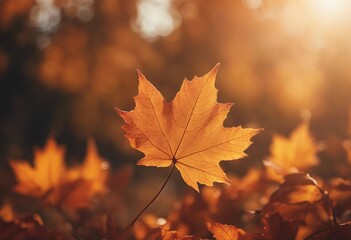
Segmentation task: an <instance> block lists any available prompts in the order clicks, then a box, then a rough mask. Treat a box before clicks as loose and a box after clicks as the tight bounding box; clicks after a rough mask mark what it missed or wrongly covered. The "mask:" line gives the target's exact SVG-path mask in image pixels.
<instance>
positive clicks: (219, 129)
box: [115, 64, 262, 191]
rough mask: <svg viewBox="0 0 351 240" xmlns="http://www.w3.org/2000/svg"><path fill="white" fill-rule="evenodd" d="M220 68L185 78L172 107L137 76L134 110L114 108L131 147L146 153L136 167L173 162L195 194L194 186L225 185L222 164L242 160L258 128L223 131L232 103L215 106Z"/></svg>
mask: <svg viewBox="0 0 351 240" xmlns="http://www.w3.org/2000/svg"><path fill="white" fill-rule="evenodd" d="M218 67H219V64H217V65H216V66H215V68H213V69H212V70H211V71H210V72H209V73H208V74H206V75H205V76H203V77H195V78H194V79H193V80H192V81H188V80H187V79H185V80H184V81H183V84H182V86H181V89H180V91H179V92H178V93H177V95H176V97H175V98H174V99H173V101H172V102H171V103H168V102H166V101H165V99H164V97H163V96H162V95H161V93H160V92H159V91H158V90H157V89H156V88H155V87H154V86H153V85H152V84H151V83H150V82H149V81H148V80H147V79H146V78H145V77H144V75H142V73H141V72H138V74H139V89H138V92H139V93H138V95H137V96H136V97H135V98H134V100H135V104H136V106H135V109H134V110H132V111H130V112H127V111H122V110H120V109H117V108H115V109H116V111H117V113H118V114H119V115H120V116H121V117H122V118H123V119H124V121H125V122H126V124H125V125H124V126H123V127H122V128H123V129H124V131H125V132H126V134H125V137H126V138H127V139H128V140H129V142H130V144H131V146H132V147H133V148H135V149H137V150H139V151H141V152H143V153H144V154H145V156H144V157H143V158H142V159H141V160H139V161H138V163H137V164H138V165H145V166H156V167H168V166H170V165H171V164H172V163H174V164H175V167H176V168H177V169H178V170H179V171H180V173H181V175H182V177H183V179H184V181H185V182H186V183H187V184H188V185H189V186H191V187H193V188H194V189H195V190H196V191H199V187H198V183H201V184H205V185H208V186H212V185H213V183H214V182H221V183H229V180H228V178H227V177H226V175H225V173H224V172H223V170H222V169H221V167H220V166H219V162H220V161H222V160H234V159H238V158H242V157H245V156H246V154H245V153H244V150H245V149H246V148H248V147H249V146H250V144H251V141H250V139H251V137H253V136H254V135H256V134H257V133H259V132H260V131H262V129H251V128H242V127H240V126H239V127H231V128H226V127H223V121H224V120H225V118H226V116H227V114H228V112H229V109H230V107H231V106H232V104H231V103H226V104H223V103H218V102H217V91H218V90H217V89H216V88H215V86H214V84H215V77H216V74H217V70H218Z"/></svg>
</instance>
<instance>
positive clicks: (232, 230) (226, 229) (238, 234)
mask: <svg viewBox="0 0 351 240" xmlns="http://www.w3.org/2000/svg"><path fill="white" fill-rule="evenodd" d="M208 229H209V230H210V232H212V233H213V236H214V237H215V238H216V239H217V240H244V239H246V238H245V235H246V232H245V231H244V230H243V229H240V228H237V227H235V226H231V225H226V224H220V223H213V224H211V223H209V224H208Z"/></svg>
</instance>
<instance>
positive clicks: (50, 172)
mask: <svg viewBox="0 0 351 240" xmlns="http://www.w3.org/2000/svg"><path fill="white" fill-rule="evenodd" d="M64 154H65V149H64V148H63V147H60V146H58V145H57V143H56V142H55V140H54V139H53V138H49V139H48V141H47V142H46V144H45V146H44V149H35V150H34V164H33V165H34V167H32V166H31V165H30V164H29V163H28V162H23V161H10V165H11V167H12V168H13V170H14V173H15V175H16V178H17V181H18V184H17V186H16V187H15V191H16V192H18V193H21V194H24V195H30V196H35V197H42V196H43V195H45V194H46V193H47V192H48V191H50V190H52V189H54V188H55V187H57V186H58V185H60V184H61V183H62V181H63V180H64V173H65V171H66V166H65V163H64Z"/></svg>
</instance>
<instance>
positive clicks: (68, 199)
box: [10, 138, 107, 209]
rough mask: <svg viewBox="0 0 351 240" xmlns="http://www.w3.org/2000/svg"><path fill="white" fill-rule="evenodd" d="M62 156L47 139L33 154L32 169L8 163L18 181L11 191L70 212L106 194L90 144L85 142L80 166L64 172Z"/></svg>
mask: <svg viewBox="0 0 351 240" xmlns="http://www.w3.org/2000/svg"><path fill="white" fill-rule="evenodd" d="M64 155H65V149H64V148H63V147H61V146H59V145H57V143H56V142H55V140H54V139H53V138H49V139H48V141H47V143H46V145H45V147H44V149H36V150H35V152H34V164H33V165H34V166H31V165H30V164H29V163H28V162H22V161H10V165H11V167H12V168H13V170H14V173H15V176H16V178H17V181H18V184H17V185H16V186H15V191H16V192H18V193H21V194H24V195H28V196H34V197H38V198H42V199H43V200H44V202H46V203H47V204H53V205H60V206H64V207H66V208H70V209H75V208H78V207H86V206H88V205H89V203H90V197H91V196H92V195H95V194H97V193H101V192H104V191H105V190H106V189H105V185H104V182H105V180H106V177H107V171H106V169H102V168H101V166H102V165H104V164H103V163H104V160H103V159H102V158H100V157H99V156H98V153H97V149H96V147H95V144H94V142H93V141H92V140H89V142H88V147H87V154H86V158H85V160H84V163H83V164H82V165H81V166H78V167H75V168H71V169H70V168H67V167H66V165H65V161H64Z"/></svg>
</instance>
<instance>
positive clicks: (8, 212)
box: [0, 202, 15, 222]
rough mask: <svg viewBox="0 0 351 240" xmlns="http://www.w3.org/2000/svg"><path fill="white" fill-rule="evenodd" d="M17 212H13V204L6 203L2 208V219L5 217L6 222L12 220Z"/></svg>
mask: <svg viewBox="0 0 351 240" xmlns="http://www.w3.org/2000/svg"><path fill="white" fill-rule="evenodd" d="M14 218H15V213H14V212H13V209H12V206H11V204H10V203H8V202H7V203H5V204H4V205H2V207H1V208H0V219H3V220H4V221H5V222H10V221H12V220H14Z"/></svg>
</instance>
